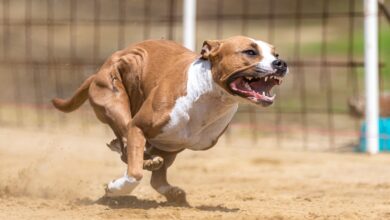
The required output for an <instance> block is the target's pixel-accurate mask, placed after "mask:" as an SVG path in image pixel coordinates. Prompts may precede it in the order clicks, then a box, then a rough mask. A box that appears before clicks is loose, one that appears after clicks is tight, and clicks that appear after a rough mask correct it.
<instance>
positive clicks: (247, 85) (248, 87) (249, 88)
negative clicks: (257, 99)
mask: <svg viewBox="0 0 390 220" xmlns="http://www.w3.org/2000/svg"><path fill="white" fill-rule="evenodd" d="M244 86H245V88H246V89H248V90H252V88H251V87H250V85H249V84H248V83H245V85H244Z"/></svg>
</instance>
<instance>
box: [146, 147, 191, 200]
mask: <svg viewBox="0 0 390 220" xmlns="http://www.w3.org/2000/svg"><path fill="white" fill-rule="evenodd" d="M155 151H158V150H155ZM154 154H156V155H159V156H161V157H162V158H163V159H164V163H163V165H162V167H161V168H160V169H158V170H155V171H153V172H152V178H151V179H150V184H151V185H152V187H153V188H154V189H155V190H156V191H157V192H159V193H160V194H162V195H163V196H165V198H166V199H167V200H168V202H176V203H181V204H187V200H186V193H185V191H184V190H182V189H181V188H179V187H177V186H172V185H171V184H169V183H168V180H167V170H168V168H169V167H170V166H171V165H172V163H173V162H174V161H175V158H176V155H177V152H174V153H170V152H161V151H159V152H154Z"/></svg>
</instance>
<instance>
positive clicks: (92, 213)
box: [0, 128, 390, 220]
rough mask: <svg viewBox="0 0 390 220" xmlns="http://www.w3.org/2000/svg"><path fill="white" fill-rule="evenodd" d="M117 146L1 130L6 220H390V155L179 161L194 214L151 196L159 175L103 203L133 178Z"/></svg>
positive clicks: (214, 156)
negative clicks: (112, 187) (116, 182)
mask: <svg viewBox="0 0 390 220" xmlns="http://www.w3.org/2000/svg"><path fill="white" fill-rule="evenodd" d="M109 140H110V137H109V136H108V135H99V136H91V135H89V136H82V135H78V136H77V135H59V134H48V133H39V132H34V131H25V130H24V131H23V130H22V131H19V130H16V129H6V128H0V158H1V159H0V219H72V220H74V219H143V218H148V219H149V218H152V219H153V218H155V219H157V218H159V219H221V218H223V219H255V218H256V219H390V196H389V195H390V172H389V169H390V168H389V165H390V155H379V156H376V157H370V156H366V155H358V154H353V153H339V154H335V153H302V152H285V151H275V150H274V151H272V150H265V149H264V148H262V147H260V146H259V147H249V144H244V143H242V144H240V145H238V144H234V145H232V146H229V147H226V146H224V141H222V142H221V143H220V144H219V146H216V147H215V148H213V149H211V150H209V151H206V152H191V151H186V152H184V153H182V154H181V155H180V156H179V157H178V159H177V161H176V163H175V164H174V166H173V167H172V168H171V169H170V180H171V182H172V183H175V184H176V185H178V186H181V187H182V188H183V189H185V190H186V191H187V194H188V196H187V198H188V201H189V203H190V205H191V207H175V206H171V205H169V204H166V203H165V202H164V199H163V198H162V197H161V196H159V195H158V194H157V193H156V192H154V191H153V189H152V188H151V187H150V186H149V183H148V182H149V174H147V175H146V177H145V178H144V179H143V181H142V184H141V185H140V186H139V187H138V188H137V189H136V191H135V192H134V193H133V194H134V195H133V196H128V197H124V198H120V199H116V200H110V201H104V200H99V198H100V197H101V196H102V195H103V184H105V183H106V182H108V181H109V180H111V179H113V178H115V177H118V176H120V175H121V174H122V173H123V171H124V169H125V167H124V165H122V164H121V162H120V160H119V158H118V156H117V155H116V154H115V153H113V152H110V151H109V150H108V148H106V147H105V146H104V143H105V142H108V141H109Z"/></svg>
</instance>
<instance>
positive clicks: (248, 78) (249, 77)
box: [245, 76, 253, 81]
mask: <svg viewBox="0 0 390 220" xmlns="http://www.w3.org/2000/svg"><path fill="white" fill-rule="evenodd" d="M252 78H253V77H252V76H246V77H245V79H247V80H249V81H251V80H252Z"/></svg>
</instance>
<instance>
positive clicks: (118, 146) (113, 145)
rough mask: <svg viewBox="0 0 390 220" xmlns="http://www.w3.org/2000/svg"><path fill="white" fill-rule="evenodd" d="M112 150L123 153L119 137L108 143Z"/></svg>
mask: <svg viewBox="0 0 390 220" xmlns="http://www.w3.org/2000/svg"><path fill="white" fill-rule="evenodd" d="M106 145H107V147H108V148H110V150H112V151H114V152H118V153H120V154H121V153H122V151H121V142H120V141H119V140H118V139H114V140H112V141H111V142H110V143H109V144H106Z"/></svg>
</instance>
